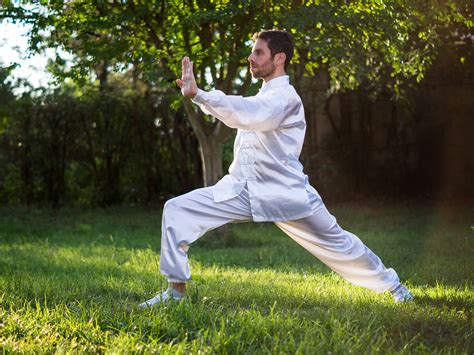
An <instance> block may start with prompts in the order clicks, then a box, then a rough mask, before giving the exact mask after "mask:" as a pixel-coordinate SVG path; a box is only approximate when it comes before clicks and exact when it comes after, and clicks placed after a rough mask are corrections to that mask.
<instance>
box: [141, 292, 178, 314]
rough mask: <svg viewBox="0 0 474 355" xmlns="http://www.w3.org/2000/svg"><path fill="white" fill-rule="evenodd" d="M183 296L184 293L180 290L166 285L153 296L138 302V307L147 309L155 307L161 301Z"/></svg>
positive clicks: (173, 299)
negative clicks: (163, 289)
mask: <svg viewBox="0 0 474 355" xmlns="http://www.w3.org/2000/svg"><path fill="white" fill-rule="evenodd" d="M183 297H184V295H183V294H182V293H181V292H179V291H178V290H175V289H174V288H172V287H168V288H167V289H166V290H165V291H163V292H161V293H159V294H157V295H156V296H155V297H153V298H150V299H149V300H148V301H145V302H143V303H140V304H139V305H138V308H139V309H147V308H151V307H156V306H158V305H160V304H162V303H168V302H172V301H179V300H182V299H183Z"/></svg>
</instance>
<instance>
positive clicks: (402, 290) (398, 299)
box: [390, 284, 413, 303]
mask: <svg viewBox="0 0 474 355" xmlns="http://www.w3.org/2000/svg"><path fill="white" fill-rule="evenodd" d="M390 293H391V294H392V297H393V299H394V300H395V303H402V302H410V301H413V295H412V294H411V292H410V291H408V289H407V288H406V287H405V286H403V285H402V284H400V285H398V286H397V287H396V288H395V289H394V290H392V291H390Z"/></svg>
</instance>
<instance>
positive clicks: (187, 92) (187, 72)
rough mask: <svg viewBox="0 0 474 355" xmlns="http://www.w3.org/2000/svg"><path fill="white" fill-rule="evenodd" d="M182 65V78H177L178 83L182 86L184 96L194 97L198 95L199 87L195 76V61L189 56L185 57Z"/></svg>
mask: <svg viewBox="0 0 474 355" xmlns="http://www.w3.org/2000/svg"><path fill="white" fill-rule="evenodd" d="M181 67H182V75H181V79H176V84H178V86H179V87H180V88H181V93H182V94H183V96H185V97H189V98H190V99H192V98H194V96H196V94H197V91H198V87H197V85H196V79H195V78H194V73H193V63H192V62H191V61H190V60H189V57H184V58H183V60H182V62H181Z"/></svg>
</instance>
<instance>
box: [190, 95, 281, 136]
mask: <svg viewBox="0 0 474 355" xmlns="http://www.w3.org/2000/svg"><path fill="white" fill-rule="evenodd" d="M286 101H287V100H285V98H284V97H282V96H281V95H277V94H276V93H275V92H273V94H272V92H268V93H265V94H264V95H257V96H250V97H243V96H235V95H226V94H224V93H223V92H222V91H219V90H213V91H209V92H206V91H203V90H201V89H199V90H198V93H197V94H196V96H195V97H194V99H193V102H194V103H195V104H197V105H199V107H200V108H201V110H202V111H203V112H204V113H206V114H209V115H212V116H214V117H216V118H217V119H218V120H220V121H222V122H223V123H224V124H225V125H227V126H229V127H231V128H239V129H243V130H247V131H269V130H272V129H276V128H278V127H279V126H280V125H281V123H282V122H283V120H284V118H285V111H286Z"/></svg>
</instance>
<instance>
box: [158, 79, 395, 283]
mask: <svg viewBox="0 0 474 355" xmlns="http://www.w3.org/2000/svg"><path fill="white" fill-rule="evenodd" d="M193 102H194V103H196V104H198V105H199V106H200V108H201V109H202V110H203V111H204V112H205V113H207V114H211V115H213V116H215V117H216V118H217V119H219V120H221V121H222V122H223V123H224V124H226V125H227V126H229V127H232V128H236V129H237V130H238V131H237V136H236V139H235V143H234V161H233V162H232V164H231V166H230V168H229V174H228V175H226V176H224V177H223V178H222V179H221V180H220V181H219V182H218V183H217V184H216V185H214V186H212V187H207V188H201V189H197V190H194V191H191V192H189V193H187V194H184V195H181V196H178V197H176V198H173V199H171V200H169V201H167V202H166V204H165V207H164V209H163V218H162V240H161V258H160V269H161V272H162V273H163V274H164V275H165V276H167V277H168V280H169V281H170V282H186V281H187V280H189V278H190V277H191V274H190V270H189V264H188V257H187V251H188V248H189V245H190V244H192V243H193V242H194V241H196V240H197V239H198V238H200V237H201V236H202V235H204V234H205V233H206V232H207V231H209V230H211V229H214V228H217V227H219V226H222V225H224V224H226V223H229V222H237V221H256V222H263V221H273V222H275V224H276V225H277V226H278V227H279V228H280V229H281V230H282V231H283V232H285V233H286V234H287V235H289V236H290V237H291V238H292V239H294V240H295V241H296V242H297V243H298V244H300V245H301V246H303V247H304V248H305V249H307V250H308V251H309V252H310V253H312V254H313V255H314V256H316V257H317V258H318V259H320V260H321V261H322V262H324V263H325V264H326V265H328V266H329V267H330V268H331V269H332V270H334V271H335V272H337V273H338V274H339V275H341V276H342V277H343V278H345V279H346V280H348V281H350V282H352V283H353V284H356V285H359V286H363V287H366V288H368V289H371V290H374V291H376V292H383V291H387V290H393V289H394V288H395V287H397V286H398V285H399V283H400V281H399V278H398V276H397V274H396V272H395V271H394V270H393V269H387V268H385V266H384V265H383V263H382V262H381V260H380V259H379V258H378V257H377V256H376V255H375V254H374V253H373V252H371V251H370V249H368V248H367V247H366V246H365V245H364V244H363V243H362V242H361V241H360V239H359V238H357V237H356V236H355V235H354V234H352V233H350V232H347V231H345V230H343V229H342V228H341V227H340V226H339V225H338V224H337V222H336V219H335V218H334V217H333V216H332V215H331V214H329V212H328V211H327V209H326V207H325V206H324V204H323V202H322V200H321V197H320V196H319V194H318V193H317V191H316V190H315V189H314V188H313V187H312V186H311V185H310V184H309V182H308V177H307V176H306V175H305V174H304V173H303V167H302V165H301V163H300V162H299V156H300V153H301V149H302V146H303V141H304V134H305V130H306V123H305V117H304V109H303V104H302V102H301V99H300V97H299V96H298V94H297V93H296V91H295V89H294V88H293V86H291V85H290V84H289V78H288V76H280V77H277V78H274V79H272V80H270V81H268V82H265V83H264V84H263V86H262V88H261V89H260V92H259V93H258V94H257V95H256V96H251V97H242V96H232V95H225V94H224V93H223V92H221V91H218V90H214V91H210V92H205V91H202V90H199V91H198V94H197V95H196V96H195V97H194V99H193Z"/></svg>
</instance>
